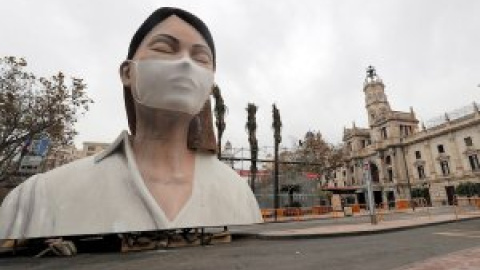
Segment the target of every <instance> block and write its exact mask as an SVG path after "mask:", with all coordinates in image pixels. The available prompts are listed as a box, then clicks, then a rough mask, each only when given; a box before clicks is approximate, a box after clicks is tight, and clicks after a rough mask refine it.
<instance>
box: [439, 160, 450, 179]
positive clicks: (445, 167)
mask: <svg viewBox="0 0 480 270" xmlns="http://www.w3.org/2000/svg"><path fill="white" fill-rule="evenodd" d="M440 167H441V168H442V174H443V175H449V174H450V168H449V167H448V161H446V160H442V161H440Z"/></svg>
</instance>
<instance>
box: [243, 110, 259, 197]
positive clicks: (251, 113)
mask: <svg viewBox="0 0 480 270" xmlns="http://www.w3.org/2000/svg"><path fill="white" fill-rule="evenodd" d="M246 110H247V124H246V128H247V131H248V143H249V144H250V159H251V163H250V175H251V181H250V185H251V188H252V191H253V192H255V176H256V174H257V157H258V142H257V135H256V132H257V121H256V120H255V114H256V113H257V110H258V107H257V106H256V105H255V104H253V103H248V106H247V109H246Z"/></svg>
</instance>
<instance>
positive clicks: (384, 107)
mask: <svg viewBox="0 0 480 270" xmlns="http://www.w3.org/2000/svg"><path fill="white" fill-rule="evenodd" d="M363 92H364V93H365V104H366V109H367V112H368V124H369V126H370V127H372V126H374V125H375V122H377V121H378V120H379V119H381V118H384V117H385V116H386V115H387V114H388V113H389V112H390V111H391V108H390V104H389V103H388V100H387V96H386V95H385V85H384V84H383V81H382V79H380V77H379V76H378V75H377V72H376V71H375V68H374V67H372V66H369V67H368V68H367V77H366V78H365V82H364V84H363Z"/></svg>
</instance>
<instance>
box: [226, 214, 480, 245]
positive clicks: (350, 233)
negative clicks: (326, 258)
mask: <svg viewBox="0 0 480 270" xmlns="http://www.w3.org/2000/svg"><path fill="white" fill-rule="evenodd" d="M475 219H480V216H476V217H465V218H462V219H451V220H442V221H437V222H430V223H422V224H414V225H406V226H402V227H392V228H383V229H378V230H371V231H347V232H335V233H317V234H315V233H311V234H308V233H305V234H288V233H286V234H283V235H281V234H280V235H268V234H264V233H262V232H260V233H242V232H238V233H232V238H233V239H234V240H243V239H259V240H289V239H290V240H291V239H318V238H336V237H349V236H362V235H372V234H381V233H388V232H396V231H405V230H409V229H416V228H423V227H429V226H435V225H442V224H448V223H456V222H463V221H469V220H475Z"/></svg>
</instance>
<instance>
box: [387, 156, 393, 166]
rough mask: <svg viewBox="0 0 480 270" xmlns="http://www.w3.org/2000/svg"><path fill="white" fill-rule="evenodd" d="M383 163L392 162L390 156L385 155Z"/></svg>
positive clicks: (388, 163)
mask: <svg viewBox="0 0 480 270" xmlns="http://www.w3.org/2000/svg"><path fill="white" fill-rule="evenodd" d="M385 163H386V164H387V165H390V164H392V158H391V157H390V156H386V157H385Z"/></svg>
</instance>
